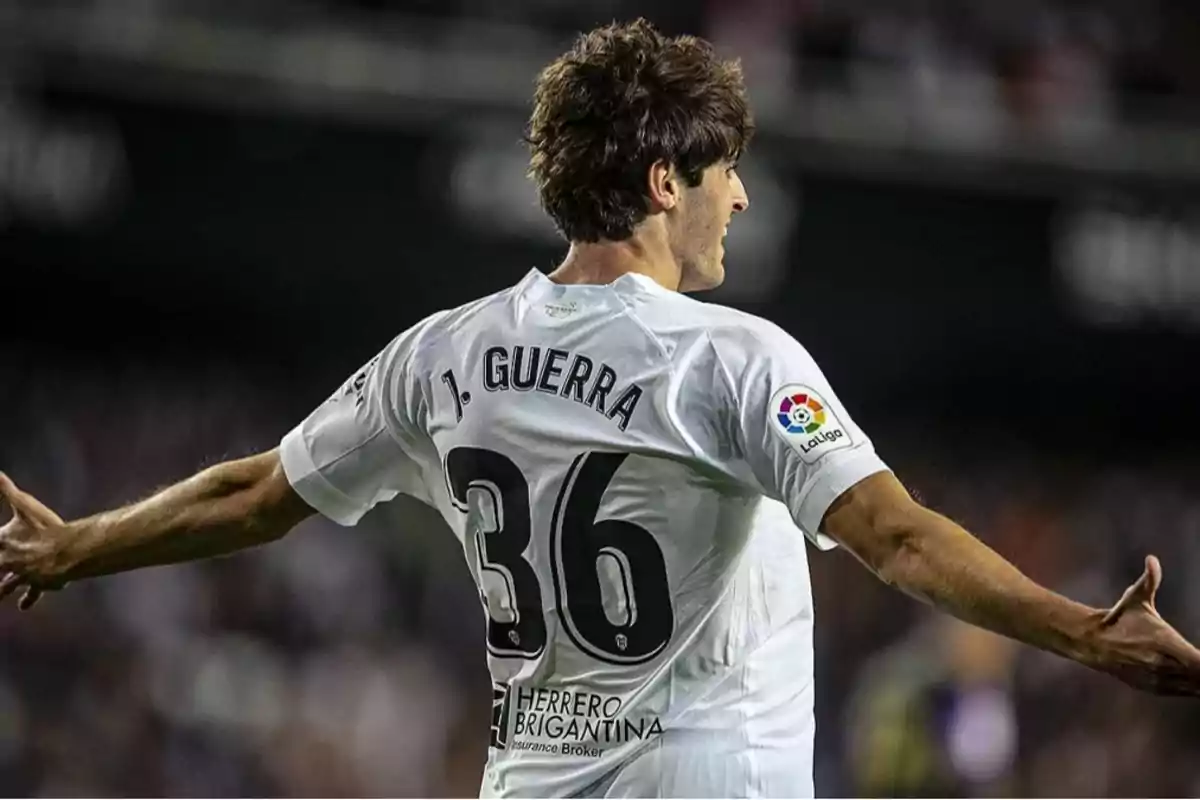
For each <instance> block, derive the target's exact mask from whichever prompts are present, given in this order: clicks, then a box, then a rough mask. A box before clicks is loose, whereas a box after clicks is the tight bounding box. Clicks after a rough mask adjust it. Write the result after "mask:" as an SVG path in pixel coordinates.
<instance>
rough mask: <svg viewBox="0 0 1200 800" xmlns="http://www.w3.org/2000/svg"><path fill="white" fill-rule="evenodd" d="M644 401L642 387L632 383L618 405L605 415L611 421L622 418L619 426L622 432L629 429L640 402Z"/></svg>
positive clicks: (618, 399) (618, 401)
mask: <svg viewBox="0 0 1200 800" xmlns="http://www.w3.org/2000/svg"><path fill="white" fill-rule="evenodd" d="M641 399H642V387H640V386H638V385H637V384H636V383H631V384H629V386H627V387H625V391H624V392H622V393H621V396H620V397H618V398H617V403H616V405H614V406H613V407H612V409H611V410H610V411H609V412H608V413H607V414H606V415H605V416H606V417H608V418H609V419H613V418H614V417H620V418H621V421H620V422H619V423H618V424H617V427H619V428H620V429H621V430H625V429H626V428H628V427H629V420H630V418H631V417H632V416H633V410H634V409H635V408H637V404H638V400H641Z"/></svg>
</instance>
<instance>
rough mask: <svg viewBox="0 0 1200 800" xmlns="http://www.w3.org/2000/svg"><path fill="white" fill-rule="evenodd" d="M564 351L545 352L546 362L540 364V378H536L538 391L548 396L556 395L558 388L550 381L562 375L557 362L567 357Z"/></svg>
mask: <svg viewBox="0 0 1200 800" xmlns="http://www.w3.org/2000/svg"><path fill="white" fill-rule="evenodd" d="M567 355H568V354H567V351H566V350H547V351H546V362H545V363H544V364H542V376H541V377H540V378H538V387H537V388H538V391H539V392H546V393H548V394H558V386H557V385H555V384H552V383H551V382H550V380H551V379H552V378H557V377H558V376H559V375H562V367H560V366H558V364H557V362H559V361H563V360H564V359H566V357H567Z"/></svg>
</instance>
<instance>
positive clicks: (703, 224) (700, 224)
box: [676, 162, 750, 292]
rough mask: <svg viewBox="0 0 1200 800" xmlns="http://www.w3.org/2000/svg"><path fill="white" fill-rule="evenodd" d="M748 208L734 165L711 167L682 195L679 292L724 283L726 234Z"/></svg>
mask: <svg viewBox="0 0 1200 800" xmlns="http://www.w3.org/2000/svg"><path fill="white" fill-rule="evenodd" d="M749 206H750V200H749V198H747V197H746V187H745V186H743V185H742V179H741V178H739V177H738V174H737V169H736V165H734V164H730V163H728V162H720V163H717V164H713V165H712V166H711V167H709V168H708V169H706V170H705V171H704V174H703V179H702V180H701V181H700V185H699V186H696V187H694V188H688V189H687V190H686V191H685V200H684V208H683V210H684V214H683V215H682V220H681V222H682V226H683V231H682V235H681V236H680V241H679V249H678V250H677V251H676V252H677V254H678V256H679V259H680V264H681V266H682V280H681V282H680V286H679V290H680V291H683V292H694V291H699V290H703V289H713V288H715V287H717V286H720V285H721V282H722V281H724V280H725V264H724V260H725V242H724V239H725V234H726V233H727V232H728V228H729V221H730V220H731V219H732V218H733V215H734V214H736V213H738V212H740V211H745V210H746V209H747V208H749Z"/></svg>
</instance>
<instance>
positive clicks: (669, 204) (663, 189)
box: [647, 161, 680, 213]
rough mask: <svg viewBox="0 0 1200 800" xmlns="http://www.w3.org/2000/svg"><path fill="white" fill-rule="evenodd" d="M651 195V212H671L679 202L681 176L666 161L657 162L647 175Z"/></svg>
mask: <svg viewBox="0 0 1200 800" xmlns="http://www.w3.org/2000/svg"><path fill="white" fill-rule="evenodd" d="M647 180H648V181H649V185H648V187H647V188H648V190H649V193H650V211H651V213H653V212H655V211H670V210H671V209H672V208H674V207H675V205H676V204H677V203H678V202H679V190H680V183H679V175H678V173H676V172H675V167H674V166H673V165H671V164H668V163H667V162H665V161H655V162H654V163H653V164H651V165H650V172H649V175H647Z"/></svg>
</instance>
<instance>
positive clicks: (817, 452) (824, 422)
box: [768, 384, 852, 464]
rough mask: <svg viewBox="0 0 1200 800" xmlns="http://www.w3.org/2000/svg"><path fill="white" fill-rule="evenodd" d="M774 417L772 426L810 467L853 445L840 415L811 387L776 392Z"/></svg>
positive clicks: (772, 399)
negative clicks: (839, 419)
mask: <svg viewBox="0 0 1200 800" xmlns="http://www.w3.org/2000/svg"><path fill="white" fill-rule="evenodd" d="M770 414H771V417H772V418H771V420H770V422H769V423H768V424H769V425H770V426H771V427H772V428H773V429H774V430H775V432H776V433H777V434H779V435H780V436H782V437H783V440H784V441H785V442H787V443H788V444H789V445H791V446H792V449H794V450H795V451H796V452H797V453H799V454H800V458H801V460H803V461H804V463H806V464H812V463H814V462H815V461H816V460H817V459H819V458H821V456H823V455H825V454H826V453H828V452H830V451H831V450H840V449H841V448H843V447H849V446H850V445H851V444H852V442H851V441H850V435H849V434H848V433H846V430H845V429H844V428H843V427H842V424H841V423H840V422H839V421H838V418H837V415H835V414H834V413H833V410H832V409H830V408H828V407H827V406H826V405H825V402H824V401H823V400H822V399H821V397H820V395H818V394H817V393H816V392H814V391H813V390H812V389H810V388H808V387H807V386H801V385H800V384H790V385H788V386H784V387H783V388H782V389H780V390H779V391H777V392H775V395H774V396H773V397H772V398H771V406H770Z"/></svg>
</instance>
